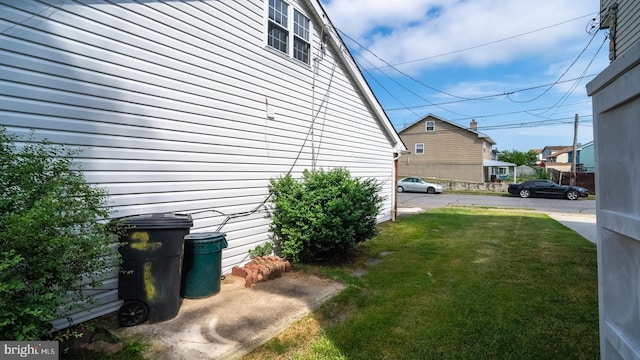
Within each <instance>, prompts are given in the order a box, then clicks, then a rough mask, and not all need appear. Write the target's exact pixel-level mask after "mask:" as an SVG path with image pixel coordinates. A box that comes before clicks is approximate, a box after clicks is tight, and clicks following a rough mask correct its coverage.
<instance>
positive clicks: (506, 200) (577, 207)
mask: <svg viewBox="0 0 640 360" xmlns="http://www.w3.org/2000/svg"><path fill="white" fill-rule="evenodd" d="M456 205H458V206H493V207H502V208H518V209H530V210H537V211H541V212H544V213H546V214H548V215H549V216H550V217H551V218H553V219H555V220H556V221H559V222H560V223H562V224H563V225H565V226H567V227H569V228H571V229H573V230H574V231H575V232H577V233H578V234H580V235H582V236H583V237H584V238H586V239H587V240H589V241H591V242H593V243H596V242H597V228H596V201H595V200H585V199H580V200H577V201H570V200H566V199H538V198H529V199H522V198H519V197H511V196H490V195H466V194H452V193H442V194H421V193H399V194H398V213H399V214H402V213H408V212H416V211H420V210H421V209H422V210H429V209H436V208H439V207H444V206H456Z"/></svg>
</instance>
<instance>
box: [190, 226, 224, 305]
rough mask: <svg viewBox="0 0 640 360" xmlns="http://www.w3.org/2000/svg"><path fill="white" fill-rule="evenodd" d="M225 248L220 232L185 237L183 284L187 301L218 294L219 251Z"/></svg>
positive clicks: (220, 254)
mask: <svg viewBox="0 0 640 360" xmlns="http://www.w3.org/2000/svg"><path fill="white" fill-rule="evenodd" d="M226 247H227V239H226V234H225V233H221V232H203V233H192V234H189V235H187V236H185V237H184V259H183V262H182V285H181V289H180V293H181V295H182V296H183V297H185V298H187V299H198V298H204V297H208V296H211V295H215V294H217V293H219V292H220V278H221V276H222V274H221V273H222V266H221V265H222V264H221V262H222V249H224V248H226Z"/></svg>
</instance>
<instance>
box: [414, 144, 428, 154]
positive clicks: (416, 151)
mask: <svg viewBox="0 0 640 360" xmlns="http://www.w3.org/2000/svg"><path fill="white" fill-rule="evenodd" d="M418 146H421V147H422V151H421V152H418ZM413 149H414V153H415V154H416V155H424V152H425V149H424V143H416V144H415V146H414V148H413Z"/></svg>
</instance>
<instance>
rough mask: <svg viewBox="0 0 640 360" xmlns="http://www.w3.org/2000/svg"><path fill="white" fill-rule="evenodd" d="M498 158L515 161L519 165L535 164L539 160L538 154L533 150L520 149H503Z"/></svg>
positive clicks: (510, 161)
mask: <svg viewBox="0 0 640 360" xmlns="http://www.w3.org/2000/svg"><path fill="white" fill-rule="evenodd" d="M498 160H499V161H504V162H509V163H513V164H516V165H517V166H520V165H526V166H535V164H536V162H537V161H538V154H536V153H535V152H533V151H528V152H522V151H518V150H511V151H509V150H507V151H502V152H501V153H500V155H498Z"/></svg>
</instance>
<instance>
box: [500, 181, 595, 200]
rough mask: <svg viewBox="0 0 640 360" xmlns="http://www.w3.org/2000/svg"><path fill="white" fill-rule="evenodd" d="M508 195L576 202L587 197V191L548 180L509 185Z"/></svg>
mask: <svg viewBox="0 0 640 360" xmlns="http://www.w3.org/2000/svg"><path fill="white" fill-rule="evenodd" d="M507 191H509V194H511V195H515V196H520V197H522V198H528V197H546V198H565V199H569V200H578V199H579V198H581V197H587V196H589V190H587V189H585V188H582V187H579V186H567V185H558V184H556V183H554V182H552V181H549V180H527V181H524V182H521V183H518V184H509V188H508V189H507Z"/></svg>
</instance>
